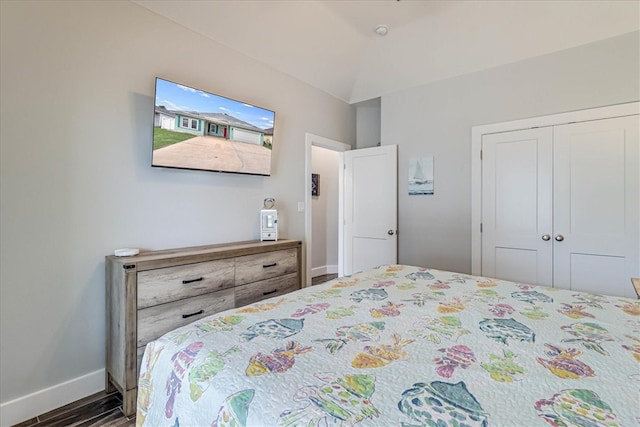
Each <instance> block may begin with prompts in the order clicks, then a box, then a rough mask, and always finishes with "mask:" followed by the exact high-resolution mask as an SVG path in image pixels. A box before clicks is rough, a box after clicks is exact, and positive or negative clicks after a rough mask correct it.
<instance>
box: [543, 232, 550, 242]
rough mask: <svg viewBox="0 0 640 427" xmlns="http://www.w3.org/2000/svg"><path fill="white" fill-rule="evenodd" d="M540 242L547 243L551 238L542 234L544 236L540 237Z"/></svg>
mask: <svg viewBox="0 0 640 427" xmlns="http://www.w3.org/2000/svg"><path fill="white" fill-rule="evenodd" d="M542 240H544V241H545V242H547V241H549V240H551V236H549V235H548V234H544V235H543V236H542Z"/></svg>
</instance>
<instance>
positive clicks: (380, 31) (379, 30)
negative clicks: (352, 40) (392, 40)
mask: <svg viewBox="0 0 640 427" xmlns="http://www.w3.org/2000/svg"><path fill="white" fill-rule="evenodd" d="M374 31H375V32H376V34H377V35H379V36H386V35H387V33H388V32H389V27H387V26H386V25H378V26H377V27H376V29H375V30H374Z"/></svg>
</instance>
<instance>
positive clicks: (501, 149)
mask: <svg viewBox="0 0 640 427" xmlns="http://www.w3.org/2000/svg"><path fill="white" fill-rule="evenodd" d="M552 152H553V150H552V128H550V127H547V128H538V129H528V130H522V131H513V132H502V133H496V134H491V135H484V136H483V137H482V159H483V160H482V274H483V275H484V276H489V277H496V278H499V279H505V280H512V281H516V282H522V283H531V284H538V285H546V286H552V285H553V282H552V277H553V274H552V266H553V263H552V261H553V252H552V247H553V240H552V237H551V236H552V232H553V228H552V226H553V224H552V172H553V170H552V167H553V164H552Z"/></svg>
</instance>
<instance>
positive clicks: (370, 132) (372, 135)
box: [354, 98, 380, 148]
mask: <svg viewBox="0 0 640 427" xmlns="http://www.w3.org/2000/svg"><path fill="white" fill-rule="evenodd" d="M354 106H355V107H356V148H368V147H375V146H377V145H378V144H379V143H380V98H375V99H370V100H368V101H364V102H359V103H357V104H354Z"/></svg>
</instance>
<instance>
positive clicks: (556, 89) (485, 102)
mask: <svg viewBox="0 0 640 427" xmlns="http://www.w3.org/2000/svg"><path fill="white" fill-rule="evenodd" d="M639 35H640V33H638V32H634V33H630V34H626V35H623V36H619V37H614V38H611V39H607V40H603V41H600V42H597V43H592V44H588V45H585V46H580V47H576V48H572V49H568V50H564V51H559V52H556V53H553V54H549V55H544V56H540V57H536V58H532V59H529V60H525V61H520V62H517V63H514V64H510V65H505V66H501V67H498V68H494V69H491V70H487V71H483V72H478V73H473V74H467V75H463V76H460V77H456V78H452V79H448V80H443V81H440V82H436V83H433V84H429V85H425V86H421V87H417V88H413V89H411V90H407V91H402V92H397V93H393V94H390V95H384V96H383V97H382V117H381V127H382V130H381V134H382V144H383V145H387V144H398V145H399V148H398V152H399V155H398V162H399V167H398V171H399V172H398V174H399V180H398V182H399V188H398V211H399V217H398V222H399V228H400V229H399V235H398V239H399V244H398V246H399V250H398V259H399V262H401V263H405V264H416V265H422V266H430V267H434V268H439V269H445V270H454V271H460V272H466V273H470V272H471V228H470V227H471V158H470V155H471V127H472V126H475V125H480V124H487V123H495V122H502V121H507V120H514V119H520V118H526V117H535V116H540V115H545V114H553V113H559V112H565V111H573V110H579V109H585V108H590V107H598V106H604V105H611V104H617V103H624V102H631V101H637V100H639V99H640V81H639V78H638V76H639V75H640V70H639V64H640V43H639ZM424 155H434V185H435V194H434V195H433V196H408V195H407V183H406V182H407V181H406V180H407V178H406V177H407V170H408V162H409V158H410V157H419V156H420V157H421V156H424Z"/></svg>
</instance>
